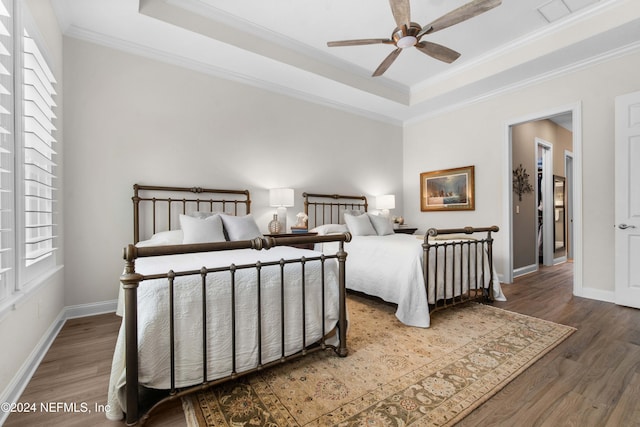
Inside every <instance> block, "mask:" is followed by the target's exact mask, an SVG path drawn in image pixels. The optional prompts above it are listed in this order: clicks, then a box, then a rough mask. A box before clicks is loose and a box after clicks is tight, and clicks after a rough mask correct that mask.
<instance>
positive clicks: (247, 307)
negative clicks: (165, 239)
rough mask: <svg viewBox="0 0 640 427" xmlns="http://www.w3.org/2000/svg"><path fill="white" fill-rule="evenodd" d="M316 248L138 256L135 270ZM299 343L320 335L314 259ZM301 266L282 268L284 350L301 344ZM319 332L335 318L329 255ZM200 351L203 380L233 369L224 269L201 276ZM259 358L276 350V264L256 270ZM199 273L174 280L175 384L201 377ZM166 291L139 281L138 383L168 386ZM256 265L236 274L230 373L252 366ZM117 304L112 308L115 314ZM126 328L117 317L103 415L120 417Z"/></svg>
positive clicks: (273, 257) (293, 254)
mask: <svg viewBox="0 0 640 427" xmlns="http://www.w3.org/2000/svg"><path fill="white" fill-rule="evenodd" d="M319 255H320V254H319V253H318V252H314V251H308V250H303V249H295V248H291V247H275V248H272V249H269V250H263V251H256V250H252V249H243V250H234V251H224V252H217V253H198V254H187V255H173V256H163V257H155V258H142V259H139V260H137V262H136V271H137V272H139V273H141V274H144V275H148V274H157V273H166V272H167V271H168V270H169V269H173V270H174V271H176V272H177V271H188V270H199V269H200V268H201V267H203V266H206V267H208V268H212V267H223V266H229V265H231V264H235V265H236V266H240V265H245V264H254V263H255V262H257V261H261V262H269V261H278V260H280V259H297V258H300V257H302V256H306V257H314V256H319ZM305 269H306V282H305V285H306V286H305V290H306V297H305V299H306V305H307V307H306V310H307V314H306V328H305V329H306V345H310V344H312V343H314V342H315V341H318V340H319V339H320V338H321V337H322V321H323V319H322V307H321V301H322V300H321V287H320V286H321V279H320V269H321V267H320V262H319V261H313V262H307V264H306V267H305ZM300 271H301V266H300V264H288V265H286V266H285V307H286V309H285V324H286V326H285V331H286V332H285V354H286V355H289V354H293V353H295V352H297V351H299V350H301V349H302V346H303V343H302V333H301V332H302V293H301V290H300V289H301V273H300ZM325 278H326V283H327V284H326V290H325V292H326V296H325V303H326V316H325V319H324V325H325V332H326V333H328V332H329V331H331V330H332V329H333V328H334V327H335V326H336V324H337V321H338V317H339V305H338V301H339V298H338V294H339V289H338V274H337V263H336V262H335V260H333V259H331V260H327V261H326V272H325ZM207 280H208V285H207V304H208V312H209V314H208V317H207V325H208V326H207V328H208V329H207V331H208V333H207V335H208V339H207V342H208V344H207V348H208V349H207V355H208V378H207V379H208V380H213V379H216V378H220V377H223V376H226V375H228V374H230V373H231V371H232V357H231V352H232V344H231V330H232V327H231V311H230V310H231V309H230V306H231V304H230V302H231V290H230V289H231V284H230V282H231V281H230V273H229V272H224V273H215V274H210V275H209V276H208V278H207ZM261 280H262V285H261V289H262V301H263V302H262V363H266V362H269V361H272V360H275V359H277V358H279V357H280V356H281V355H282V349H281V341H282V339H281V328H280V324H281V314H280V313H281V309H280V266H272V267H262V279H261ZM201 281H202V280H201V276H200V275H199V274H198V275H195V276H185V277H179V278H176V281H175V297H174V298H175V307H176V308H175V319H176V320H175V322H176V325H175V328H176V329H175V330H176V346H175V347H176V387H178V388H180V387H185V386H189V385H193V384H197V383H200V382H202V381H203V378H202V323H203V320H202V302H201V294H202V291H201ZM168 295H169V290H168V284H167V280H166V279H157V280H149V281H145V282H142V283H141V285H140V286H139V288H138V349H139V366H140V368H139V381H140V385H143V386H145V387H149V388H156V389H168V388H170V350H169V341H170V339H169V296H168ZM256 301H257V293H256V270H255V269H254V268H251V269H247V270H240V269H239V270H237V272H236V330H237V332H236V340H237V341H236V346H237V359H236V371H237V372H241V371H243V370H247V369H250V368H253V367H255V366H257V364H258V344H257V343H258V341H257V334H258V331H257V318H258V314H257V303H256ZM121 308H122V307H119V312H122V310H121ZM124 385H125V332H124V321H123V323H122V326H121V328H120V332H119V334H118V340H117V343H116V348H115V352H114V357H113V362H112V370H111V377H110V384H109V397H108V403H109V408H110V411H109V413H108V414H107V417H108V418H110V419H120V418H122V412H123V410H125V397H124Z"/></svg>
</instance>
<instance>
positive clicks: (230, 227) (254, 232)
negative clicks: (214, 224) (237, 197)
mask: <svg viewBox="0 0 640 427" xmlns="http://www.w3.org/2000/svg"><path fill="white" fill-rule="evenodd" d="M220 217H221V218H222V223H223V224H224V229H225V231H226V232H227V236H228V237H229V240H231V241H236V240H252V239H255V238H256V237H262V233H260V229H259V228H258V224H256V221H255V219H253V216H252V215H251V214H249V215H245V216H234V215H226V214H220Z"/></svg>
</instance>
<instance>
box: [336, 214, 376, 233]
mask: <svg viewBox="0 0 640 427" xmlns="http://www.w3.org/2000/svg"><path fill="white" fill-rule="evenodd" d="M344 221H345V222H346V223H347V227H348V228H349V231H350V232H351V234H353V235H354V236H375V235H376V234H377V233H376V230H375V228H373V225H372V224H371V220H370V219H369V215H355V216H354V215H351V214H345V215H344Z"/></svg>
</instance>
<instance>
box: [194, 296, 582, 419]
mask: <svg viewBox="0 0 640 427" xmlns="http://www.w3.org/2000/svg"><path fill="white" fill-rule="evenodd" d="M348 310H349V316H350V325H349V331H348V340H347V344H348V347H349V355H348V356H347V357H345V358H341V357H338V356H335V355H334V354H333V353H328V352H327V353H325V352H317V353H314V354H312V355H310V356H308V357H306V358H302V359H297V360H295V361H293V362H289V363H287V364H285V365H282V366H279V367H276V368H273V369H267V370H265V371H263V372H260V373H258V374H252V375H250V376H247V377H244V378H242V379H239V380H237V381H233V382H230V383H226V384H223V385H219V386H217V387H214V388H212V389H211V390H209V391H205V392H200V393H198V394H195V395H192V396H189V397H185V398H184V399H183V408H184V411H185V416H186V419H187V424H188V425H189V426H190V427H196V426H198V427H205V426H247V427H248V426H270V427H276V426H277V427H283V426H322V427H325V426H345V427H347V426H349V427H350V426H364V425H369V426H371V425H373V426H408V425H413V426H448V425H453V424H455V423H456V422H457V421H460V420H461V419H462V418H463V417H464V416H466V415H467V414H469V413H470V412H471V411H473V409H475V408H477V407H478V406H480V405H481V404H482V403H483V402H485V401H486V400H487V399H489V398H490V397H491V396H493V395H494V394H495V393H497V392H498V391H499V390H500V389H501V388H503V387H504V386H505V385H506V384H507V383H509V381H511V380H512V379H513V378H515V377H516V376H517V375H518V374H520V373H521V372H522V371H524V370H525V369H527V368H528V367H529V366H531V365H532V364H533V363H534V362H535V361H536V360H538V359H540V358H541V357H542V356H544V355H545V354H546V353H548V352H549V351H550V350H551V349H553V348H554V347H555V346H557V345H558V344H559V343H560V342H562V341H563V340H564V339H566V338H567V337H568V336H569V335H571V334H572V333H573V332H574V331H575V328H571V327H568V326H564V325H559V324H556V323H552V322H548V321H545V320H541V319H537V318H533V317H528V316H524V315H521V314H517V313H512V312H509V311H505V310H501V309H498V308H495V307H492V306H487V305H482V304H467V305H464V306H461V307H460V308H452V309H448V310H445V311H440V312H437V313H434V314H433V315H432V318H431V327H430V328H428V329H422V328H415V327H408V326H406V325H403V324H402V323H400V322H399V321H398V320H397V319H396V317H395V316H394V314H393V313H394V311H395V307H394V306H391V305H389V304H385V303H382V302H379V301H377V300H372V299H369V298H366V297H362V296H354V295H349V297H348Z"/></svg>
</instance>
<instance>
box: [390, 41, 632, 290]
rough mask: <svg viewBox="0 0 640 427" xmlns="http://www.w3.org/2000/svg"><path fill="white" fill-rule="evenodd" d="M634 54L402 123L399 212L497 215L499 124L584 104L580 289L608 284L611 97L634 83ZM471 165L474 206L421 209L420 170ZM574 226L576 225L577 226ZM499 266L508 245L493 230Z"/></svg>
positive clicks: (461, 218) (427, 223) (437, 219)
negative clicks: (463, 209) (452, 209)
mask: <svg viewBox="0 0 640 427" xmlns="http://www.w3.org/2000/svg"><path fill="white" fill-rule="evenodd" d="M638 69H640V53H637V52H636V53H631V54H629V55H627V56H625V57H622V58H617V59H613V60H610V61H608V62H604V63H600V64H596V65H593V66H591V67H589V68H586V69H582V70H579V71H575V72H572V73H570V74H566V75H563V76H560V77H556V78H554V79H551V80H548V81H544V82H540V83H537V84H533V85H531V86H529V87H526V88H522V89H519V90H517V91H513V92H511V93H508V94H504V95H502V96H498V97H494V98H491V99H489V100H486V101H484V102H479V103H476V104H474V105H469V106H466V107H464V108H460V109H458V110H455V111H452V112H450V113H447V114H442V115H440V116H438V117H435V118H431V119H427V120H424V121H422V122H420V123H416V124H412V125H409V126H406V127H405V134H404V150H403V152H404V171H403V174H404V190H405V191H404V193H405V204H404V211H405V215H406V218H407V220H408V222H409V223H411V224H413V225H414V226H419V227H421V228H423V229H424V228H428V227H432V226H435V227H451V226H460V225H473V226H483V225H489V224H496V225H498V226H499V227H501V229H502V230H506V229H507V224H508V218H504V217H503V212H504V204H505V197H506V195H505V194H503V188H504V185H505V184H504V183H503V181H504V180H505V179H507V180H511V176H504V175H505V174H504V172H503V170H504V166H503V165H504V164H505V163H504V162H505V161H506V160H505V157H506V155H507V154H506V152H505V141H504V139H505V134H506V131H505V127H506V124H507V123H510V122H511V121H513V120H515V119H517V118H519V117H526V116H528V115H531V114H534V113H538V112H543V111H545V110H549V109H553V108H558V107H562V106H567V105H575V104H576V103H578V102H581V103H582V104H581V105H582V120H583V128H582V136H583V138H582V156H583V176H582V179H583V195H582V202H583V204H582V212H583V230H582V233H583V256H584V258H583V264H582V265H583V266H584V268H583V272H582V277H583V278H584V281H583V288H584V289H585V293H586V294H591V295H610V294H611V293H612V292H613V290H614V227H613V225H614V174H613V171H614V99H615V97H616V96H618V95H621V94H624V93H628V92H632V91H637V90H639V89H640V80H638V71H637V70H638ZM467 165H475V188H476V210H475V211H474V212H454V213H450V212H449V213H444V212H435V213H422V212H420V205H419V198H418V194H419V191H420V187H419V184H420V183H419V175H420V173H421V172H426V171H432V170H440V169H445V168H451V167H459V166H467ZM579 232H580V230H576V233H579ZM495 237H496V239H497V241H496V251H495V256H496V262H497V268H498V270H499V271H498V273H502V271H500V268H501V267H502V266H503V260H504V258H505V253H506V251H507V248H505V245H504V239H503V238H502V236H499V234H498V235H496V236H495Z"/></svg>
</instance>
